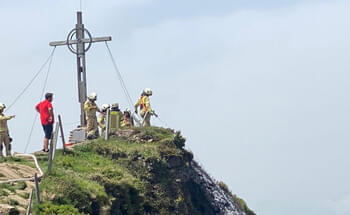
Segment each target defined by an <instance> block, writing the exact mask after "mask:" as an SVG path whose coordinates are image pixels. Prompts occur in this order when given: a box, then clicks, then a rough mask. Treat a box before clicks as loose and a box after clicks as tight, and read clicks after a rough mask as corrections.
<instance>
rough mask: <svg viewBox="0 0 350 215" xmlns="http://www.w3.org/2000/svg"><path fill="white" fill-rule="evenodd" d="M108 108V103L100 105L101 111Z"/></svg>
mask: <svg viewBox="0 0 350 215" xmlns="http://www.w3.org/2000/svg"><path fill="white" fill-rule="evenodd" d="M108 108H110V105H109V104H103V105H102V111H106V110H107V109H108Z"/></svg>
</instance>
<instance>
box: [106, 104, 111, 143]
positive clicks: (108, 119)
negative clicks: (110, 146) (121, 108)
mask: <svg viewBox="0 0 350 215" xmlns="http://www.w3.org/2000/svg"><path fill="white" fill-rule="evenodd" d="M110 116H111V110H110V109H108V110H107V116H106V122H105V125H106V130H105V140H108V139H109V130H110V125H109V121H110Z"/></svg>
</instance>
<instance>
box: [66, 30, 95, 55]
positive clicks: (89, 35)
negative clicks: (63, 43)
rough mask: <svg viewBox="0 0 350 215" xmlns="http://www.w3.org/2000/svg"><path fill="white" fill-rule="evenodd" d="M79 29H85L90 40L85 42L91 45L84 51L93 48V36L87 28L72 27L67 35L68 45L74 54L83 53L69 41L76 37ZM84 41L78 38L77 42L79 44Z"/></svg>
mask: <svg viewBox="0 0 350 215" xmlns="http://www.w3.org/2000/svg"><path fill="white" fill-rule="evenodd" d="M78 30H83V31H84V32H85V33H86V34H87V35H88V40H89V41H88V42H85V43H88V44H89V45H88V46H87V47H86V48H85V50H84V52H87V51H88V50H89V49H90V48H91V44H92V36H91V34H90V32H89V31H88V30H87V29H86V28H74V29H72V30H71V31H70V32H69V34H68V36H67V47H68V49H69V50H70V51H71V52H72V53H74V54H83V53H79V52H78V50H77V49H75V48H74V47H73V45H74V44H71V43H69V41H72V40H74V39H75V38H74V37H75V36H76V34H77V31H78ZM82 43H84V42H83V41H82V40H81V39H77V43H76V44H77V45H79V44H82Z"/></svg>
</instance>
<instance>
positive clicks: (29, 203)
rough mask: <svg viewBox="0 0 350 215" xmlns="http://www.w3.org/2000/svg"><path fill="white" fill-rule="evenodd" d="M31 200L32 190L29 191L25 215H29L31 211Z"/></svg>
mask: <svg viewBox="0 0 350 215" xmlns="http://www.w3.org/2000/svg"><path fill="white" fill-rule="evenodd" d="M32 199H33V190H31V191H30V194H29V202H28V207H27V213H26V215H30V212H31V210H32Z"/></svg>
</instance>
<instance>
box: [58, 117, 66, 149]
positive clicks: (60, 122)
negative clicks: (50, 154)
mask: <svg viewBox="0 0 350 215" xmlns="http://www.w3.org/2000/svg"><path fill="white" fill-rule="evenodd" d="M58 123H59V125H60V131H61V138H62V144H63V154H65V153H66V141H65V139H64V133H63V126H62V119H61V115H58Z"/></svg>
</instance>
